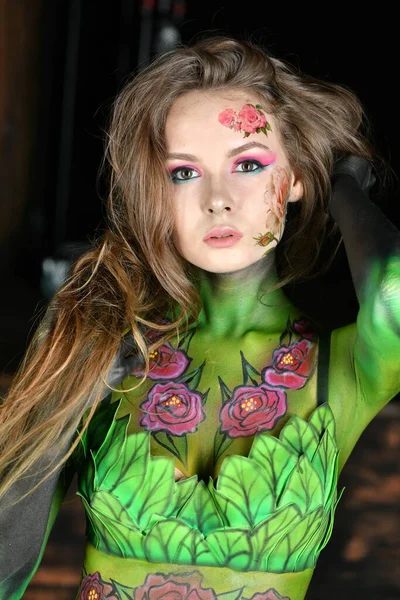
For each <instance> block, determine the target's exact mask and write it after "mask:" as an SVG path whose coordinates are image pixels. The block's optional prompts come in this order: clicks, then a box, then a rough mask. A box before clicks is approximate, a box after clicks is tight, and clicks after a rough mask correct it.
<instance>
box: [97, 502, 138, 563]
mask: <svg viewBox="0 0 400 600" xmlns="http://www.w3.org/2000/svg"><path fill="white" fill-rule="evenodd" d="M90 510H91V512H92V514H93V515H94V516H95V518H97V519H98V520H100V521H101V522H102V524H103V526H104V527H105V529H106V532H109V531H110V530H111V532H112V537H113V539H114V540H115V542H116V544H117V545H118V547H119V549H120V552H118V556H122V558H128V557H133V558H139V559H142V560H146V555H145V553H144V550H143V534H142V533H141V531H140V529H139V528H138V527H137V526H136V524H135V523H134V522H133V520H132V518H131V516H130V515H129V513H128V511H127V510H126V509H125V508H124V507H123V506H122V505H121V503H120V502H119V501H118V498H116V497H115V496H114V495H112V494H110V493H109V492H104V491H103V492H97V493H96V494H94V496H93V498H92V501H91V504H90ZM99 533H100V531H99ZM108 535H110V534H108ZM106 537H107V534H106ZM101 545H102V548H100V549H103V550H104V549H105V548H106V546H107V539H104V540H103V539H102V540H101ZM105 551H106V550H105Z"/></svg>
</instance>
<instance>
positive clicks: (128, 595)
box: [99, 579, 135, 600]
mask: <svg viewBox="0 0 400 600" xmlns="http://www.w3.org/2000/svg"><path fill="white" fill-rule="evenodd" d="M111 583H112V584H113V586H114V588H115V591H116V592H117V594H118V598H120V600H132V598H134V597H135V588H132V587H128V586H126V585H123V584H122V583H119V582H118V581H115V580H114V579H111ZM99 600H100V599H99Z"/></svg>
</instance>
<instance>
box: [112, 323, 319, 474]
mask: <svg viewBox="0 0 400 600" xmlns="http://www.w3.org/2000/svg"><path fill="white" fill-rule="evenodd" d="M289 323H290V324H291V325H292V329H293V331H288V330H286V332H285V330H284V331H280V332H273V333H268V332H265V331H264V332H249V333H248V334H247V335H246V336H245V337H243V338H242V339H241V340H240V341H236V342H235V343H233V342H232V340H221V339H218V340H215V339H213V336H212V335H211V334H209V333H208V332H207V331H200V332H199V331H198V330H195V331H191V332H189V334H188V337H187V338H186V340H185V339H184V340H181V343H180V345H179V346H177V343H176V341H175V342H174V341H173V342H171V343H168V344H167V345H166V346H165V345H164V346H162V347H161V348H159V350H158V355H156V356H154V358H153V360H152V361H151V372H150V375H149V376H148V378H147V379H146V381H145V382H144V383H143V384H142V385H141V386H140V387H139V388H138V389H137V390H134V391H131V392H129V393H128V394H127V395H126V399H127V400H128V401H127V402H123V404H122V405H121V408H120V410H119V411H118V413H117V418H118V417H122V416H125V415H126V414H130V415H131V420H130V425H129V429H128V431H129V432H130V433H137V432H139V431H143V430H147V431H150V432H151V441H150V446H151V454H152V455H153V456H173V457H174V458H175V461H176V468H177V471H176V476H177V477H179V476H181V474H183V476H185V477H191V476H192V475H195V474H197V475H198V476H199V478H200V479H204V480H205V481H208V478H209V476H211V477H212V478H213V479H214V480H215V479H216V478H217V476H218V471H219V468H220V465H221V461H222V460H223V458H224V457H225V456H228V455H231V454H238V455H242V456H247V455H248V452H249V450H250V448H251V444H252V442H253V439H254V435H255V433H258V432H264V433H268V434H269V435H273V436H277V435H278V434H279V432H280V430H281V429H282V427H283V425H284V424H285V423H286V421H287V420H288V418H289V417H290V416H291V415H293V414H297V415H299V416H300V417H302V418H304V419H307V418H308V416H309V415H310V413H311V412H312V411H313V410H314V409H315V407H316V391H317V390H316V381H317V377H316V376H317V362H318V334H317V332H316V331H315V329H314V330H313V328H312V326H311V324H310V323H309V321H308V323H309V324H308V325H307V324H306V321H305V320H304V319H302V316H301V314H299V315H296V317H293V318H292V319H289ZM282 336H283V337H282ZM303 336H304V337H303ZM173 349H175V350H176V354H175V356H174V354H173ZM268 366H269V368H268ZM137 375H138V376H137V377H131V378H129V379H127V380H125V382H124V388H125V389H127V388H130V387H133V386H135V385H137V383H138V381H139V380H140V372H139V371H138V372H137ZM192 377H193V378H192ZM260 386H262V387H261V389H260ZM254 387H255V388H259V389H258V390H257V389H256V390H254V391H255V395H253V394H252V393H251V392H252V388H254ZM267 388H268V389H267ZM179 394H180V395H179ZM189 394H192V396H191V398H192V399H193V398H194V402H195V403H196V404H195V409H194V410H193V411H191V410H190V409H188V407H187V405H186V406H185V402H188V401H189ZM252 397H253V401H251V398H252ZM232 398H233V403H232V404H231V405H230V399H232ZM236 399H237V401H235V400H236ZM239 399H240V400H241V401H239ZM168 402H169V403H170V404H169V405H168V404H167V403H168ZM160 403H161V404H163V405H164V406H165V408H164V410H165V418H164V415H163V412H161V411H162V409H160ZM224 404H225V407H224ZM242 404H246V406H244V407H243V408H242V406H241V405H242ZM146 411H148V412H150V413H151V412H153V411H156V412H157V414H154V415H150V416H148V417H146ZM246 412H247V415H246ZM186 445H187V449H186ZM185 455H186V460H185ZM178 456H180V457H181V458H178Z"/></svg>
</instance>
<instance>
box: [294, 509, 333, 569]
mask: <svg viewBox="0 0 400 600" xmlns="http://www.w3.org/2000/svg"><path fill="white" fill-rule="evenodd" d="M328 524H329V514H327V513H325V512H324V513H322V514H321V520H320V524H319V527H318V528H316V529H315V530H314V532H313V533H312V534H311V535H308V536H307V537H308V540H307V542H306V543H305V544H304V546H303V549H302V550H301V551H300V552H298V554H297V556H296V560H295V564H294V570H295V571H302V570H304V569H308V568H309V567H314V566H315V565H316V562H317V559H318V556H319V552H318V548H319V546H320V544H321V541H322V539H323V537H324V535H325V532H326V530H327V527H328Z"/></svg>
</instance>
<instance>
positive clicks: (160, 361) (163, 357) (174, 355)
mask: <svg viewBox="0 0 400 600" xmlns="http://www.w3.org/2000/svg"><path fill="white" fill-rule="evenodd" d="M149 363H150V371H149V372H148V374H147V377H148V378H149V379H176V378H177V377H179V376H180V375H182V373H184V372H185V371H186V369H187V368H188V365H189V363H190V359H189V357H188V356H187V354H186V353H185V352H183V351H182V350H175V348H173V347H172V346H171V344H163V345H162V346H160V347H159V348H157V350H154V351H153V352H152V353H151V354H150V360H149ZM143 373H144V370H143V367H138V368H137V369H135V371H133V375H135V377H142V376H143Z"/></svg>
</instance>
